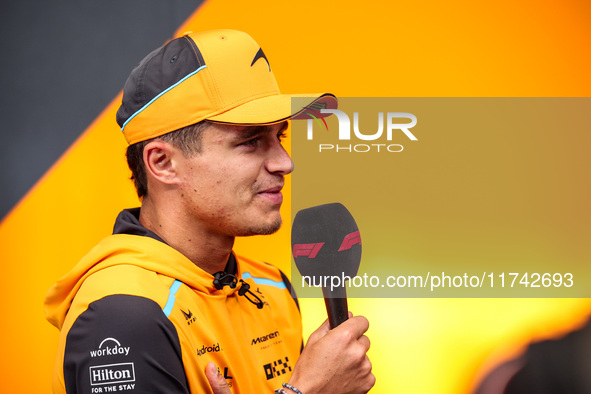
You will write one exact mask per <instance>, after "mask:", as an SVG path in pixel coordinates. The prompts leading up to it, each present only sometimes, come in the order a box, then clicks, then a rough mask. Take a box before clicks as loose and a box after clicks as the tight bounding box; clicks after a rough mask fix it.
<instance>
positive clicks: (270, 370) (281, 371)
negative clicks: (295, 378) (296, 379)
mask: <svg viewBox="0 0 591 394" xmlns="http://www.w3.org/2000/svg"><path fill="white" fill-rule="evenodd" d="M288 363H289V359H288V358H287V357H285V358H284V359H283V358H282V359H279V360H276V361H273V362H272V363H269V364H265V365H263V368H264V369H265V376H266V377H267V380H270V379H273V378H275V377H277V376H282V375H285V374H286V373H288V372H291V366H290V365H289V364H288Z"/></svg>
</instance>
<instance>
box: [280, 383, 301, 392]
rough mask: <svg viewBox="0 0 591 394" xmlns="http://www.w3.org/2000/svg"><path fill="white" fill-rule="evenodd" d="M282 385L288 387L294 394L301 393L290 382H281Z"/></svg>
mask: <svg viewBox="0 0 591 394" xmlns="http://www.w3.org/2000/svg"><path fill="white" fill-rule="evenodd" d="M282 386H283V387H285V388H286V389H290V390H291V391H293V392H295V393H296V394H303V393H302V392H301V391H300V390H298V389H296V388H295V387H293V386H292V385H291V384H287V383H283V384H282Z"/></svg>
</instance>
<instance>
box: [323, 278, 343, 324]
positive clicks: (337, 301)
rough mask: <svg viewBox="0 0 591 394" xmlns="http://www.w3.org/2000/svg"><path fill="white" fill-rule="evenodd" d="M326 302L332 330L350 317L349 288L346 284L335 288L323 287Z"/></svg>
mask: <svg viewBox="0 0 591 394" xmlns="http://www.w3.org/2000/svg"><path fill="white" fill-rule="evenodd" d="M322 294H323V295H324V304H325V305H326V313H327V314H328V324H329V325H330V329H331V330H332V329H333V328H335V327H336V326H338V325H339V324H341V323H342V322H344V321H345V320H347V319H348V318H349V307H348V306H347V290H346V289H345V287H344V286H341V287H336V288H333V289H332V291H331V290H330V289H329V288H328V287H323V288H322Z"/></svg>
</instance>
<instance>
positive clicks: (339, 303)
mask: <svg viewBox="0 0 591 394" xmlns="http://www.w3.org/2000/svg"><path fill="white" fill-rule="evenodd" d="M291 250H292V254H293V258H294V260H295V263H296V266H297V268H298V270H299V271H300V274H301V275H302V278H304V280H306V281H307V282H308V284H309V285H311V286H314V285H318V284H322V293H323V295H324V302H325V304H326V311H327V313H328V322H329V324H330V328H331V329H332V328H335V327H336V326H338V325H339V324H341V323H342V322H344V321H345V320H347V319H348V318H349V309H348V307H347V291H346V288H345V283H344V282H345V279H347V278H353V277H354V276H356V275H357V271H358V270H359V264H360V263H361V237H360V235H359V229H358V228H357V223H355V219H353V216H351V214H350V213H349V211H348V210H347V208H345V207H344V206H343V205H342V204H340V203H332V204H324V205H319V206H316V207H311V208H306V209H302V210H301V211H299V212H298V213H297V214H296V216H295V218H294V220H293V225H292V228H291ZM337 278H338V280H337ZM337 282H338V283H337Z"/></svg>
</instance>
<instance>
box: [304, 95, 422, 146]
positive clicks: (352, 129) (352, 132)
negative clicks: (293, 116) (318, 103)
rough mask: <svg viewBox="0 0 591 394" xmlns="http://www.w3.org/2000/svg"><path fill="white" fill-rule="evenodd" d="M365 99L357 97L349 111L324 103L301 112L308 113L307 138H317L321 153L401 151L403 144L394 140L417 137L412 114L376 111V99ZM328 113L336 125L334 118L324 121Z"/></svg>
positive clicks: (415, 122)
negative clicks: (414, 131) (319, 106)
mask: <svg viewBox="0 0 591 394" xmlns="http://www.w3.org/2000/svg"><path fill="white" fill-rule="evenodd" d="M339 101H340V100H339ZM368 103H369V104H364V103H363V102H359V101H357V102H355V104H356V106H357V107H359V109H358V110H352V111H351V110H346V109H331V108H326V107H324V108H312V109H313V110H312V111H304V112H303V114H304V115H308V119H307V120H306V122H307V123H306V139H307V140H308V141H315V142H318V152H320V153H324V152H338V153H341V152H348V153H365V152H402V151H403V149H404V147H403V146H402V145H401V144H400V143H395V142H401V141H400V140H401V139H402V140H403V141H406V140H409V141H418V138H417V137H416V136H415V134H414V133H413V130H411V129H412V128H413V127H415V126H416V125H417V122H418V121H417V117H416V116H415V115H414V114H412V113H409V112H388V111H378V110H376V109H375V108H376V107H377V106H376V105H374V104H375V103H376V101H369V102H368ZM339 106H340V105H339ZM346 107H347V108H351V107H352V105H347V106H346ZM353 108H354V107H353ZM313 113H315V114H316V115H314V114H313ZM330 115H332V116H331V118H335V119H336V127H335V125H334V120H329V121H328V123H327V121H326V119H325V117H328V116H330ZM329 119H330V118H329ZM329 124H330V126H329Z"/></svg>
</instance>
